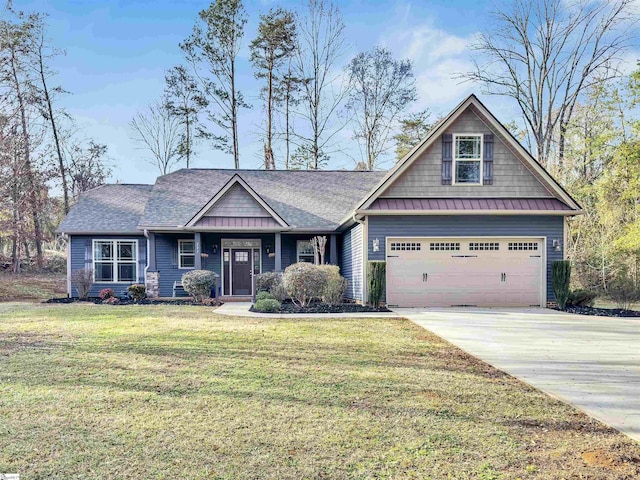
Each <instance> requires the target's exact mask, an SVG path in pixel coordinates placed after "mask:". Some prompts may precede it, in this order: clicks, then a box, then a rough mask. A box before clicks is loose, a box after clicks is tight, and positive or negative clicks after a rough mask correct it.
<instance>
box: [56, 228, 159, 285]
mask: <svg viewBox="0 0 640 480" xmlns="http://www.w3.org/2000/svg"><path fill="white" fill-rule="evenodd" d="M93 240H137V241H138V283H142V284H144V283H145V279H144V275H145V272H144V269H145V267H146V266H147V239H146V238H145V237H144V236H132V235H71V236H70V238H69V241H70V242H71V271H70V272H67V275H71V273H72V272H74V271H76V270H82V269H85V268H93ZM131 284H132V283H131V282H122V283H115V282H101V283H94V284H93V285H92V287H91V290H90V292H89V296H90V297H97V296H98V293H100V290H102V289H103V288H111V289H113V291H114V292H116V295H122V294H124V293H126V291H127V288H128V287H129V285H131ZM71 296H72V297H77V296H78V290H77V289H76V287H75V286H74V285H73V284H72V285H71Z"/></svg>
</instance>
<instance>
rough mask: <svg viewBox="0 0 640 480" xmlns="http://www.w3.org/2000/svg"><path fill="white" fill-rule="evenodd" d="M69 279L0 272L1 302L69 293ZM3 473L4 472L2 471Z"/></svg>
mask: <svg viewBox="0 0 640 480" xmlns="http://www.w3.org/2000/svg"><path fill="white" fill-rule="evenodd" d="M66 282H67V280H66V277H65V275H64V274H60V273H19V274H17V275H16V274H12V273H9V272H5V271H2V272H0V302H8V301H24V300H27V301H33V300H46V299H48V298H53V297H64V296H66V295H67V283H66ZM0 473H2V472H0Z"/></svg>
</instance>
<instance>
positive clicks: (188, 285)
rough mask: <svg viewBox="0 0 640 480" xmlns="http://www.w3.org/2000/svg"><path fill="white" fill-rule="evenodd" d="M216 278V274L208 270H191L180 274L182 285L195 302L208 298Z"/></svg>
mask: <svg viewBox="0 0 640 480" xmlns="http://www.w3.org/2000/svg"><path fill="white" fill-rule="evenodd" d="M217 280H218V275H216V274H215V273H213V272H210V271H209V270H191V271H190V272H187V273H185V274H184V275H183V276H182V287H183V288H184V291H185V292H187V293H188V294H189V295H191V296H192V297H193V299H194V300H195V301H196V302H202V301H203V300H204V299H205V298H209V296H210V295H211V289H213V288H215V286H216V283H217Z"/></svg>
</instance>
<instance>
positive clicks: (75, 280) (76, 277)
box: [71, 269, 93, 300]
mask: <svg viewBox="0 0 640 480" xmlns="http://www.w3.org/2000/svg"><path fill="white" fill-rule="evenodd" d="M71 285H73V286H74V287H76V290H77V291H78V297H79V298H81V299H82V300H86V299H87V298H88V297H89V292H90V291H91V287H92V286H93V270H91V269H89V270H84V269H83V270H75V271H74V272H72V273H71Z"/></svg>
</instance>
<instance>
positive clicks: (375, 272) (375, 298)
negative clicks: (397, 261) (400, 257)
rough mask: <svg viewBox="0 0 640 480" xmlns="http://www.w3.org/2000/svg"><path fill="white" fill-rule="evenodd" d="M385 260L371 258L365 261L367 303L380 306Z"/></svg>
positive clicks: (383, 285) (383, 289) (384, 275)
mask: <svg viewBox="0 0 640 480" xmlns="http://www.w3.org/2000/svg"><path fill="white" fill-rule="evenodd" d="M386 276H387V262H385V261H382V260H371V261H369V262H367V287H368V288H367V292H368V296H369V305H372V306H374V307H378V306H380V302H381V301H382V296H383V295H384V291H385V284H386Z"/></svg>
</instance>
